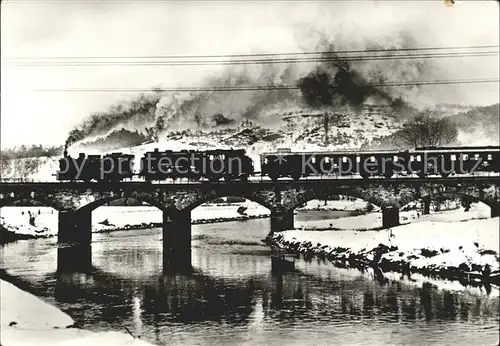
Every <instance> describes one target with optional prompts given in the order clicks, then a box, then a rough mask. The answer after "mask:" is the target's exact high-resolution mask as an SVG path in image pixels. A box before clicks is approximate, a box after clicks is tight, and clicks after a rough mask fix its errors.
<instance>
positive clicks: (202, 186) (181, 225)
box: [0, 176, 500, 269]
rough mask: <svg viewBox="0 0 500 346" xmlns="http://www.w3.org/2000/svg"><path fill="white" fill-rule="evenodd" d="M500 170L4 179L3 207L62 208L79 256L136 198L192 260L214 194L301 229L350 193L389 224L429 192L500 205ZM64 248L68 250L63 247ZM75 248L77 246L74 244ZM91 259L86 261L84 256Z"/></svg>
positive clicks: (276, 226) (173, 249)
mask: <svg viewBox="0 0 500 346" xmlns="http://www.w3.org/2000/svg"><path fill="white" fill-rule="evenodd" d="M499 181H500V177H498V176H469V177H451V178H446V179H445V178H424V179H421V178H404V179H400V178H391V179H382V178H376V179H367V180H361V179H308V180H303V181H277V182H272V181H249V182H217V183H207V182H200V183H185V184H184V183H175V184H148V183H135V182H122V183H0V207H2V206H12V205H33V203H34V202H36V203H39V204H41V205H44V206H48V207H52V208H54V209H56V210H58V211H59V226H58V240H59V241H60V242H66V243H73V244H79V245H80V250H78V251H79V253H78V254H77V253H76V252H75V253H74V255H75V256H84V257H85V256H87V257H88V256H90V248H88V249H87V250H83V248H82V246H87V247H89V246H90V243H91V236H92V234H91V215H92V210H94V209H96V208H97V207H99V206H102V205H104V204H106V203H107V202H109V201H111V200H116V199H120V198H134V199H136V200H138V201H141V202H145V203H148V204H150V205H152V206H155V207H157V208H159V209H160V210H161V211H162V212H163V249H164V251H163V258H164V265H165V266H166V267H175V268H179V269H180V268H183V267H185V268H190V267H191V211H192V210H193V209H194V208H196V207H197V206H199V205H201V204H203V203H205V202H208V201H210V200H213V199H216V198H219V197H226V196H236V197H244V198H246V199H249V200H251V201H254V202H257V203H259V204H261V205H262V206H264V207H266V208H268V209H269V210H270V214H271V218H270V230H271V232H276V231H282V230H286V229H291V228H293V220H294V217H293V211H294V210H295V209H296V208H297V207H299V206H301V205H303V204H304V203H306V202H307V201H310V200H313V199H320V200H326V199H329V198H330V197H331V196H335V195H345V196H351V197H356V198H360V199H363V200H366V201H368V202H370V203H372V204H374V205H376V206H378V207H380V209H381V211H382V224H383V227H384V228H388V227H393V226H396V225H398V224H399V209H400V208H401V207H403V206H405V205H406V204H408V203H410V202H412V201H415V200H419V199H422V200H423V201H424V205H425V207H424V211H425V212H428V211H429V205H430V201H431V200H432V199H433V198H436V197H438V196H449V197H456V196H467V197H469V198H470V199H471V200H475V201H481V202H484V203H485V204H487V205H488V206H490V208H491V216H492V217H494V216H498V215H499V211H500V184H499ZM63 251H64V250H63ZM67 251H71V250H67ZM83 262H85V260H84V261H83Z"/></svg>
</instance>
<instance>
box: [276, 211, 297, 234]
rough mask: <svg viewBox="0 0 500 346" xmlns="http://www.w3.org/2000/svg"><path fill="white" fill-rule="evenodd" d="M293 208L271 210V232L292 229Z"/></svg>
mask: <svg viewBox="0 0 500 346" xmlns="http://www.w3.org/2000/svg"><path fill="white" fill-rule="evenodd" d="M293 221H294V219H293V210H271V234H272V233H274V232H281V231H286V230H289V229H293V228H294V225H293Z"/></svg>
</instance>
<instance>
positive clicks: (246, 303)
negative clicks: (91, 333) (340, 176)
mask: <svg viewBox="0 0 500 346" xmlns="http://www.w3.org/2000/svg"><path fill="white" fill-rule="evenodd" d="M68 269H69V268H68ZM334 270H336V271H339V270H338V269H334ZM340 271H342V270H340ZM382 276H383V274H382ZM8 279H9V280H11V281H14V283H15V284H16V285H18V286H20V287H21V288H23V289H27V290H28V291H31V292H33V291H34V293H35V294H37V295H39V296H45V297H48V298H50V299H55V301H56V303H57V305H58V306H60V307H61V308H62V310H64V311H65V312H67V313H68V314H70V315H71V316H72V317H73V318H74V320H75V321H76V322H77V324H79V325H82V326H86V325H87V326H91V325H94V326H95V325H99V326H106V329H110V328H109V326H113V327H115V328H117V329H118V328H121V326H128V327H129V328H130V329H131V330H134V329H133V327H134V324H137V320H139V322H140V324H141V325H148V328H152V329H154V330H155V333H158V334H159V333H160V330H161V329H162V327H165V326H168V330H169V331H168V333H172V331H175V328H181V329H182V327H179V326H183V325H184V326H185V325H189V324H191V323H200V322H201V323H203V322H205V323H207V322H216V323H223V324H226V325H232V326H235V325H248V324H250V323H252V322H253V320H254V319H255V318H256V317H255V315H256V314H257V312H258V313H260V314H261V315H262V316H260V317H259V318H261V319H267V320H271V321H276V322H279V324H280V328H286V327H287V326H289V327H292V326H293V325H294V324H296V323H299V322H300V323H302V322H304V321H342V322H343V323H345V322H349V321H359V320H360V319H368V320H377V319H384V321H385V322H388V323H400V322H401V321H409V322H413V321H422V322H423V323H426V322H428V321H432V320H437V319H439V320H442V319H445V320H450V322H453V321H456V320H457V319H458V320H462V321H468V320H469V319H470V318H471V316H474V317H479V316H481V318H483V317H484V316H494V315H495V313H496V309H497V308H498V302H497V301H495V300H492V301H491V302H490V303H488V304H483V303H484V302H483V303H482V302H481V301H480V300H479V299H477V300H476V299H473V298H471V299H469V298H470V297H468V296H467V295H462V294H459V293H451V292H447V291H442V290H439V289H437V288H436V287H433V286H432V285H430V284H423V285H422V286H421V287H414V286H407V285H404V284H401V283H400V282H397V281H390V280H387V279H383V280H378V281H375V280H366V278H363V276H361V275H360V276H354V277H352V276H349V277H347V276H346V277H343V276H342V275H333V276H332V277H330V276H329V275H326V276H321V277H317V276H315V275H311V274H307V273H304V272H301V271H295V272H291V273H286V274H279V273H274V274H273V273H271V272H269V273H268V274H264V275H256V276H253V277H246V278H233V279H230V280H228V279H227V278H224V277H217V276H209V275H205V274H204V273H203V272H197V271H194V272H193V273H191V274H189V275H165V274H161V275H150V276H145V277H143V278H140V279H134V280H131V279H129V278H126V277H123V276H119V275H116V274H113V273H110V272H104V271H102V270H100V269H98V268H89V270H88V271H87V272H86V273H78V272H74V271H59V272H55V273H50V274H47V275H46V276H45V277H43V278H42V279H41V280H37V282H36V283H30V282H26V281H23V280H22V279H19V278H12V277H9V278H8ZM331 323H334V322H331ZM176 326H177V327H176ZM159 339H160V338H159Z"/></svg>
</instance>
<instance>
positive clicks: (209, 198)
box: [183, 191, 274, 212]
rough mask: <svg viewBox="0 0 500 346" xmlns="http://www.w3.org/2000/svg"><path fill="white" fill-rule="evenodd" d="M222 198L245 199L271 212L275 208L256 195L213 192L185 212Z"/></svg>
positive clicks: (191, 204)
mask: <svg viewBox="0 0 500 346" xmlns="http://www.w3.org/2000/svg"><path fill="white" fill-rule="evenodd" d="M222 197H240V198H245V199H247V200H249V201H252V202H255V203H257V204H259V205H261V206H263V207H265V208H267V209H269V210H272V209H273V208H274V205H273V204H272V203H270V202H269V201H266V199H265V198H262V197H260V196H258V195H256V194H253V193H251V192H248V193H247V192H244V191H240V193H238V192H237V193H230V192H227V191H224V192H218V191H213V192H211V193H208V194H206V195H203V196H199V197H198V198H197V199H196V200H194V201H193V202H191V203H190V204H188V205H187V206H186V207H185V208H184V209H183V211H189V212H191V211H192V210H193V209H195V208H197V207H199V206H200V205H202V204H205V203H207V202H210V201H213V200H214V199H217V198H222Z"/></svg>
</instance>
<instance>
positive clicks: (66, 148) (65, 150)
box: [63, 144, 68, 157]
mask: <svg viewBox="0 0 500 346" xmlns="http://www.w3.org/2000/svg"><path fill="white" fill-rule="evenodd" d="M63 155H64V157H68V145H67V144H66V145H64V152H63Z"/></svg>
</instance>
